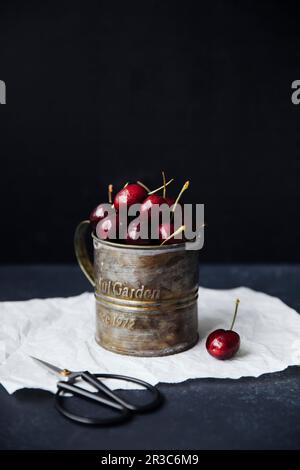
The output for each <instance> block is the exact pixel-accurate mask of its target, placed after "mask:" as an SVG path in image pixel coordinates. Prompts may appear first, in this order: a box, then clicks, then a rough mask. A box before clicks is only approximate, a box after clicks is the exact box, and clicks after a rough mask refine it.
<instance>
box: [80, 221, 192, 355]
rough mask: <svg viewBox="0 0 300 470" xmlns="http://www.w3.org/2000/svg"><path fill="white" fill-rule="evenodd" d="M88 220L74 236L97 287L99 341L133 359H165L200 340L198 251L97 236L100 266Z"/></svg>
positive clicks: (107, 347)
mask: <svg viewBox="0 0 300 470" xmlns="http://www.w3.org/2000/svg"><path fill="white" fill-rule="evenodd" d="M89 227H90V223H89V221H88V220H85V221H82V222H81V223H80V224H79V225H78V227H77V229H76V231H75V238H74V245H75V253H76V257H77V260H78V263H79V265H80V267H81V269H82V271H83V272H84V274H85V275H86V277H87V278H88V280H89V281H90V283H91V284H92V285H93V286H94V288H95V299H96V341H97V343H98V344H100V345H101V346H102V347H103V348H105V349H108V350H109V351H113V352H115V353H119V354H126V355H131V356H143V357H147V356H165V355H169V354H175V353H178V352H181V351H184V350H186V349H189V348H191V347H192V346H193V345H194V344H195V343H196V342H197V340H198V321H197V320H198V316H197V297H198V254H199V252H198V251H194V250H186V249H185V245H184V243H181V244H173V245H164V246H133V245H123V244H121V243H113V242H110V241H104V240H100V239H99V238H97V236H96V235H95V234H94V233H92V238H93V245H94V265H93V264H92V262H91V260H90V258H89V256H88V251H87V247H86V233H87V232H88V231H89Z"/></svg>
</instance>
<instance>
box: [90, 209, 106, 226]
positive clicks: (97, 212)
mask: <svg viewBox="0 0 300 470" xmlns="http://www.w3.org/2000/svg"><path fill="white" fill-rule="evenodd" d="M106 215H107V209H105V204H99V206H97V207H95V209H93V210H92V212H91V214H90V217H89V219H90V222H91V225H92V228H93V229H94V230H95V228H96V225H97V224H98V222H100V220H102V219H104V217H105V216H106Z"/></svg>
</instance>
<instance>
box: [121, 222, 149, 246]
mask: <svg viewBox="0 0 300 470" xmlns="http://www.w3.org/2000/svg"><path fill="white" fill-rule="evenodd" d="M140 230H141V228H140V222H137V221H136V220H133V221H132V222H130V224H129V225H128V231H127V239H126V242H127V243H128V244H129V245H148V244H149V243H150V242H151V240H148V239H145V240H144V239H142V238H141V237H140V233H139V232H140Z"/></svg>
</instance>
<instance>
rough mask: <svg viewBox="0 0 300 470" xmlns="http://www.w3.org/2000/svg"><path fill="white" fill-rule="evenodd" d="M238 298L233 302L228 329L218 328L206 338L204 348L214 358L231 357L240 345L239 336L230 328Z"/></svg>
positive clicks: (235, 313)
mask: <svg viewBox="0 0 300 470" xmlns="http://www.w3.org/2000/svg"><path fill="white" fill-rule="evenodd" d="M239 303H240V300H239V299H237V300H236V303H235V312H234V316H233V320H232V324H231V327H230V329H229V330H222V329H218V330H215V331H213V332H212V333H210V335H208V337H207V340H206V349H207V351H208V352H209V354H210V355H211V356H213V357H215V358H216V359H230V358H231V357H233V356H234V355H235V354H236V353H237V351H238V350H239V347H240V336H239V334H238V333H236V332H235V331H233V330H232V328H233V326H234V323H235V319H236V315H237V311H238V306H239Z"/></svg>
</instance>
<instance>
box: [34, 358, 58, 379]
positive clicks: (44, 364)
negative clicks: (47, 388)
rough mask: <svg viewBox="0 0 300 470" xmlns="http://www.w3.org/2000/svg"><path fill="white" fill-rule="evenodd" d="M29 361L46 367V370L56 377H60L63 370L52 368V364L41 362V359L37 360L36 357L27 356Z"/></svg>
mask: <svg viewBox="0 0 300 470" xmlns="http://www.w3.org/2000/svg"><path fill="white" fill-rule="evenodd" d="M29 357H31V359H33V360H34V361H36V362H37V363H38V364H40V365H41V366H43V367H46V369H47V370H48V371H50V372H52V373H53V374H56V375H58V376H61V375H62V372H63V369H60V368H59V367H56V366H54V365H53V364H50V363H49V362H46V361H42V360H41V359H38V358H37V357H33V356H29Z"/></svg>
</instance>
